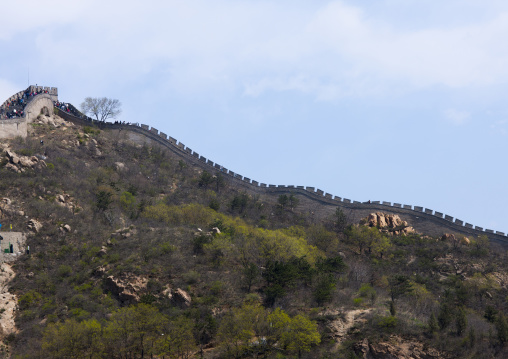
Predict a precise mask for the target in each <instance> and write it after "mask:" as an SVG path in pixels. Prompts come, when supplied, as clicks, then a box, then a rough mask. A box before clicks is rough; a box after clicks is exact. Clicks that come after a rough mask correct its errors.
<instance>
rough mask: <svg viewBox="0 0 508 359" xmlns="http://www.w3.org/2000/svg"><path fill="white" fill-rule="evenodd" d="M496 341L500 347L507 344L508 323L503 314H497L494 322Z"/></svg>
mask: <svg viewBox="0 0 508 359" xmlns="http://www.w3.org/2000/svg"><path fill="white" fill-rule="evenodd" d="M496 330H497V339H498V340H499V343H501V345H504V344H505V343H507V342H508V323H507V322H506V317H505V316H504V314H503V313H499V315H498V316H497V320H496Z"/></svg>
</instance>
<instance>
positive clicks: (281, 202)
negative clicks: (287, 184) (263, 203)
mask: <svg viewBox="0 0 508 359" xmlns="http://www.w3.org/2000/svg"><path fill="white" fill-rule="evenodd" d="M277 203H278V204H279V207H280V209H282V210H284V209H286V206H287V205H288V203H289V197H288V196H287V195H286V194H281V195H279V198H278V199H277Z"/></svg>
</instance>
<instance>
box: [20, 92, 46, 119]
mask: <svg viewBox="0 0 508 359" xmlns="http://www.w3.org/2000/svg"><path fill="white" fill-rule="evenodd" d="M46 111H47V112H46ZM24 112H25V116H26V122H27V123H32V121H33V120H34V119H36V118H37V116H39V115H40V114H41V113H43V112H44V113H47V114H50V115H51V114H52V113H53V100H52V96H51V95H48V94H41V95H37V96H35V97H34V98H33V99H32V101H30V102H29V103H28V105H26V107H25V111H24Z"/></svg>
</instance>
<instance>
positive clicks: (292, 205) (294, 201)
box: [288, 193, 300, 211]
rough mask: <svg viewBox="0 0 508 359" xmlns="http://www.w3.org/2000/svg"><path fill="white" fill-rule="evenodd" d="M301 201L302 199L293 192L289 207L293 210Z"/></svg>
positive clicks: (290, 196) (289, 198) (289, 199)
mask: <svg viewBox="0 0 508 359" xmlns="http://www.w3.org/2000/svg"><path fill="white" fill-rule="evenodd" d="M299 203H300V200H299V199H298V198H297V197H296V196H295V195H294V194H292V193H291V194H290V195H289V197H288V204H289V209H290V210H291V211H293V210H294V209H295V208H296V206H298V204H299Z"/></svg>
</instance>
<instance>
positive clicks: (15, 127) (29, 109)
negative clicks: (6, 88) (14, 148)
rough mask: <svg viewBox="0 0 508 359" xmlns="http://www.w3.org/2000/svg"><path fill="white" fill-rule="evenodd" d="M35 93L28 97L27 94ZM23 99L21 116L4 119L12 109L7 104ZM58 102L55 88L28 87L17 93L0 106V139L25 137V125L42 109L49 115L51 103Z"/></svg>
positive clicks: (51, 107) (26, 129) (26, 128)
mask: <svg viewBox="0 0 508 359" xmlns="http://www.w3.org/2000/svg"><path fill="white" fill-rule="evenodd" d="M33 93H37V95H34V96H30V95H27V94H33ZM20 99H23V101H24V103H23V105H24V107H23V116H22V117H14V118H11V119H4V118H3V117H4V116H5V114H6V113H7V112H8V111H9V110H10V109H11V108H12V106H10V105H9V104H11V103H16V102H17V101H18V100H20ZM54 101H58V89H57V88H56V87H44V86H28V88H27V89H26V90H23V91H19V92H17V93H15V94H14V95H12V96H11V97H9V98H8V99H7V100H5V101H4V102H3V103H2V105H0V138H14V137H17V136H20V137H26V136H27V131H28V127H27V124H28V123H30V122H32V120H33V119H34V118H36V117H37V116H38V115H39V114H40V113H41V111H43V109H46V110H45V111H44V112H46V111H47V112H48V113H50V112H51V111H52V109H53V102H54Z"/></svg>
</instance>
